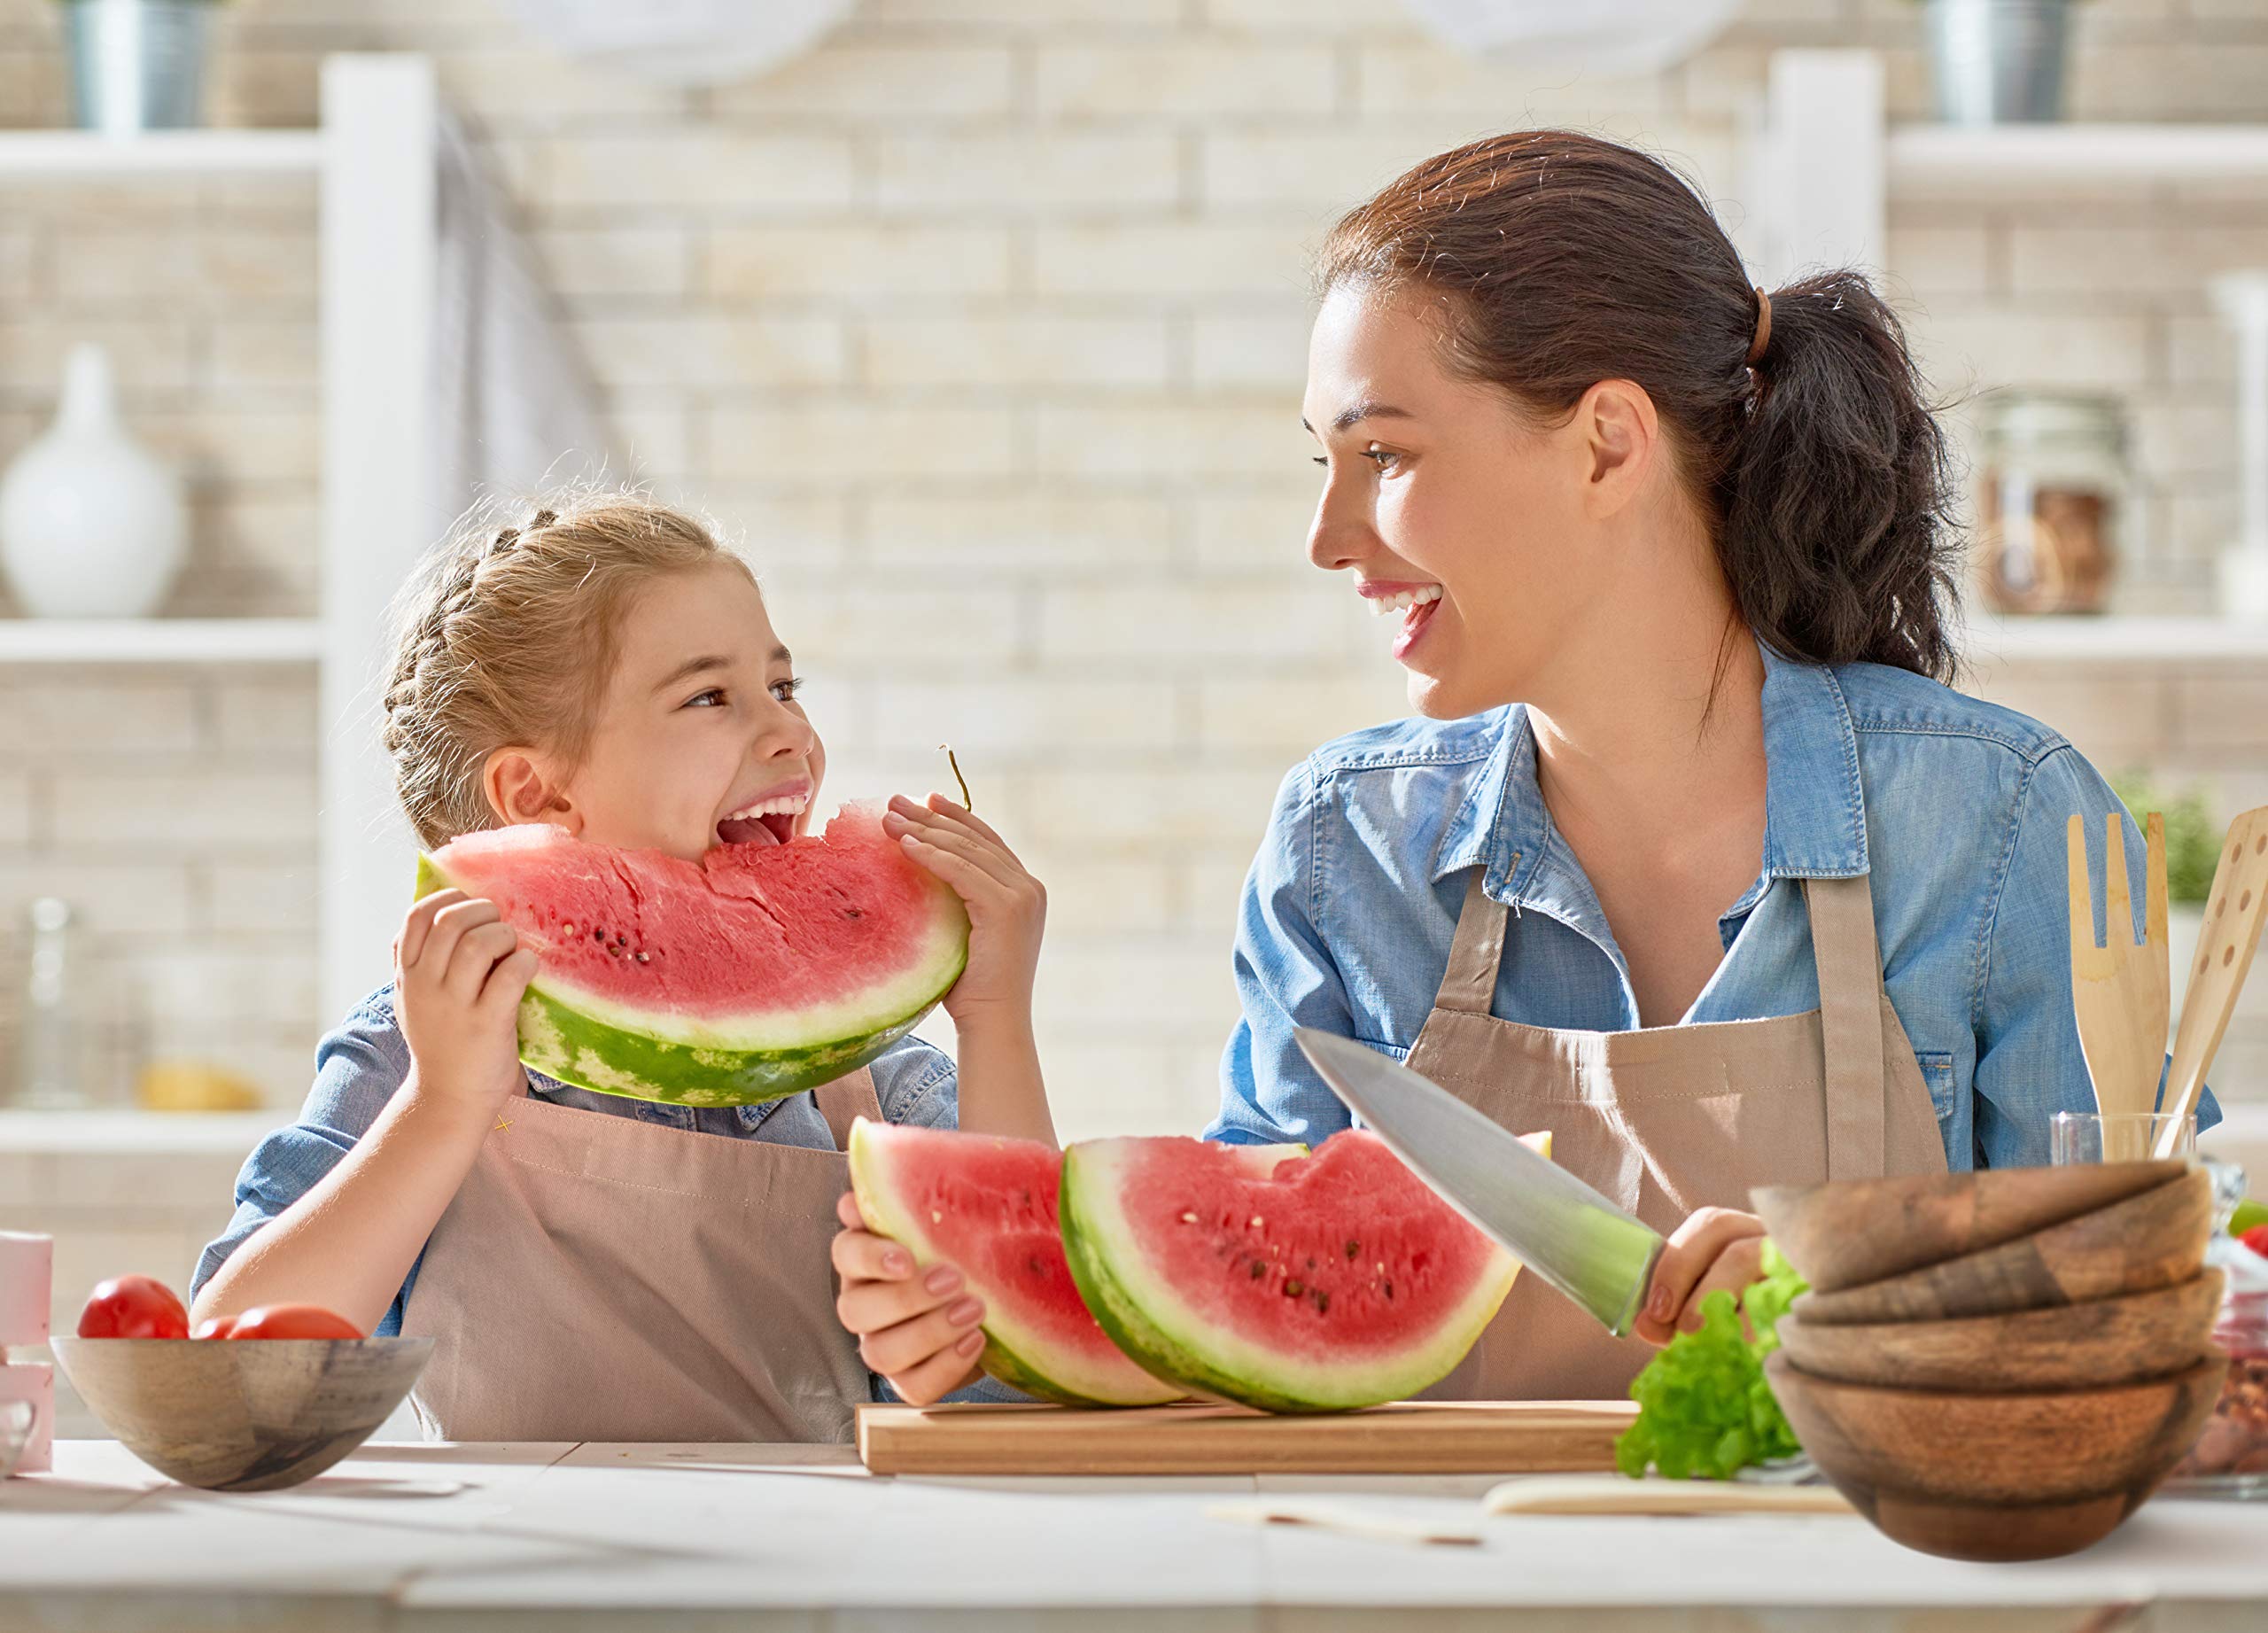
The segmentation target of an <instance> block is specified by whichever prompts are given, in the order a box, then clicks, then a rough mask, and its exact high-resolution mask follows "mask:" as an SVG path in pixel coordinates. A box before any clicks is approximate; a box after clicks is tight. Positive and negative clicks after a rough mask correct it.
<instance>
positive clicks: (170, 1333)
mask: <svg viewBox="0 0 2268 1633" xmlns="http://www.w3.org/2000/svg"><path fill="white" fill-rule="evenodd" d="M79 1336H80V1337H82V1338H187V1337H188V1336H189V1311H187V1310H183V1308H182V1307H181V1301H180V1300H179V1299H177V1298H175V1296H174V1290H173V1289H172V1288H171V1287H167V1285H166V1284H165V1283H164V1282H162V1281H159V1280H158V1279H156V1278H155V1277H151V1276H114V1277H113V1278H112V1279H110V1280H108V1281H105V1282H103V1283H101V1284H100V1285H98V1286H97V1287H96V1288H95V1290H94V1292H93V1293H92V1294H90V1295H89V1296H88V1299H87V1307H86V1309H84V1310H81V1311H80V1312H79Z"/></svg>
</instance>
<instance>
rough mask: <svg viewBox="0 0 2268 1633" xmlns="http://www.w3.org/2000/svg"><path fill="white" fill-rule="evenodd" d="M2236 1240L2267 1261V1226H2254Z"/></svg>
mask: <svg viewBox="0 0 2268 1633" xmlns="http://www.w3.org/2000/svg"><path fill="white" fill-rule="evenodd" d="M2237 1240H2239V1241H2241V1242H2242V1243H2243V1244H2244V1245H2245V1246H2246V1247H2248V1248H2251V1249H2252V1250H2253V1251H2254V1252H2255V1253H2256V1254H2258V1255H2259V1256H2261V1257H2262V1258H2264V1259H2268V1225H2254V1226H2253V1227H2252V1228H2251V1229H2250V1230H2249V1231H2247V1232H2246V1233H2244V1234H2243V1235H2241V1236H2240V1237H2238V1238H2237Z"/></svg>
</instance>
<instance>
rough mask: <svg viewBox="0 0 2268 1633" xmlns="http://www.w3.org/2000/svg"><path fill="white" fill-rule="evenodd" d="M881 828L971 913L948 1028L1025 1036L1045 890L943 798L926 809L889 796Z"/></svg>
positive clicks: (1002, 843)
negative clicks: (975, 1024)
mask: <svg viewBox="0 0 2268 1633" xmlns="http://www.w3.org/2000/svg"><path fill="white" fill-rule="evenodd" d="M882 829H883V831H884V832H886V833H888V834H889V836H891V837H892V838H894V839H896V840H897V842H898V844H900V845H901V846H903V847H904V849H905V853H906V855H908V856H909V857H911V858H913V860H914V861H916V862H917V863H919V864H920V866H922V867H926V868H928V870H929V871H930V872H931V873H933V874H935V875H937V877H938V878H940V879H942V880H944V882H945V883H947V884H949V885H951V887H952V888H953V891H954V893H955V894H956V895H958V896H959V898H961V901H962V903H963V905H964V906H967V909H968V968H967V969H965V970H963V971H962V972H961V977H960V979H959V981H958V982H957V983H955V984H954V986H953V990H952V991H950V992H948V993H946V994H945V1000H944V1001H945V1013H946V1014H947V1015H951V1016H952V1018H953V1024H954V1025H955V1026H957V1027H966V1026H967V1024H968V1023H969V1021H970V1020H971V1019H972V1018H973V1017H986V1016H990V1015H1000V1016H1003V1017H1005V1018H1007V1019H1010V1020H1012V1021H1014V1023H1015V1024H1016V1025H1018V1026H1020V1027H1023V1028H1027V1029H1028V1028H1029V1026H1030V1025H1031V989H1032V980H1033V977H1034V976H1035V975H1036V974H1037V971H1038V968H1039V938H1040V932H1041V931H1042V930H1043V929H1045V928H1046V924H1047V891H1046V890H1045V889H1044V888H1043V887H1042V886H1041V884H1040V883H1039V881H1038V880H1037V879H1035V878H1033V877H1032V876H1031V875H1030V874H1029V873H1027V872H1026V871H1025V870H1024V865H1023V864H1022V863H1021V862H1020V861H1018V860H1017V859H1016V853H1015V852H1014V851H1011V850H1010V849H1008V845H1007V842H1006V840H1004V839H1002V838H1001V837H1000V836H999V835H998V834H996V833H994V832H993V831H992V830H991V828H989V827H987V826H986V825H985V824H984V823H983V821H981V820H979V819H977V818H976V817H975V816H973V815H971V814H970V813H969V811H968V809H967V807H966V806H963V805H955V804H954V803H953V802H952V801H951V800H950V799H947V798H946V797H944V795H943V794H932V795H930V796H929V803H928V805H915V804H914V803H913V801H912V800H910V799H907V798H906V797H905V796H903V795H898V796H896V797H892V799H891V800H890V802H889V811H888V812H887V813H884V815H883V817H882Z"/></svg>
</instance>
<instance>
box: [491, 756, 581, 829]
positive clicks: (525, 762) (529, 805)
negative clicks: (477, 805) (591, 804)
mask: <svg viewBox="0 0 2268 1633" xmlns="http://www.w3.org/2000/svg"><path fill="white" fill-rule="evenodd" d="M480 791H481V792H482V793H483V794H484V795H485V796H486V797H487V799H488V808H489V809H490V810H491V811H493V812H494V813H496V820H498V821H500V822H503V823H506V824H512V823H518V822H548V823H550V824H552V825H553V826H554V827H555V828H565V829H566V830H567V831H568V832H569V833H571V834H579V833H580V832H581V831H582V827H583V813H582V812H581V811H580V809H579V808H578V807H577V806H576V805H575V804H574V802H573V801H571V800H570V799H569V798H568V797H567V796H566V794H565V793H564V791H563V790H562V789H560V788H559V787H558V786H557V785H556V784H555V782H553V781H552V779H551V778H550V776H549V775H548V774H547V773H546V769H545V766H544V764H543V760H542V758H541V757H540V756H539V755H538V754H536V752H535V751H534V750H532V749H523V748H506V749H497V750H493V751H492V752H491V753H490V754H489V756H488V758H487V759H486V760H485V761H484V762H483V763H482V765H481V767H480Z"/></svg>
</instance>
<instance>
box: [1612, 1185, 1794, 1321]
mask: <svg viewBox="0 0 2268 1633" xmlns="http://www.w3.org/2000/svg"><path fill="white" fill-rule="evenodd" d="M1763 1275H1764V1221H1763V1220H1761V1219H1759V1218H1758V1217H1756V1216H1755V1215H1754V1214H1752V1213H1736V1212H1735V1211H1733V1209H1729V1208H1700V1209H1695V1210H1694V1211H1693V1212H1691V1213H1689V1214H1688V1215H1687V1216H1686V1217H1685V1222H1684V1223H1683V1224H1682V1225H1679V1226H1678V1227H1677V1229H1676V1230H1674V1231H1673V1232H1672V1233H1670V1238H1669V1245H1668V1246H1667V1247H1666V1248H1663V1249H1662V1256H1661V1257H1660V1259H1659V1260H1658V1261H1657V1262H1656V1264H1655V1265H1654V1284H1653V1286H1652V1287H1651V1288H1650V1289H1648V1291H1647V1294H1646V1307H1645V1309H1643V1310H1641V1311H1640V1312H1639V1315H1638V1319H1637V1322H1636V1323H1635V1326H1634V1327H1633V1329H1632V1330H1633V1331H1635V1333H1636V1334H1638V1336H1639V1337H1641V1338H1643V1339H1644V1340H1645V1341H1647V1342H1648V1343H1650V1344H1666V1343H1667V1342H1669V1341H1670V1340H1671V1339H1673V1338H1674V1337H1676V1336H1677V1334H1680V1333H1681V1332H1683V1333H1689V1332H1691V1331H1693V1330H1694V1329H1695V1328H1696V1327H1697V1326H1700V1325H1701V1300H1702V1299H1703V1298H1704V1297H1705V1295H1708V1294H1711V1293H1713V1292H1715V1291H1716V1290H1717V1289H1718V1288H1720V1287H1722V1288H1723V1289H1724V1290H1725V1291H1726V1292H1728V1293H1729V1294H1731V1295H1733V1297H1734V1298H1736V1299H1737V1298H1739V1297H1740V1295H1741V1292H1742V1289H1744V1288H1745V1287H1747V1286H1748V1285H1749V1284H1750V1283H1751V1282H1753V1281H1758V1280H1760V1279H1762V1278H1763Z"/></svg>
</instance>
